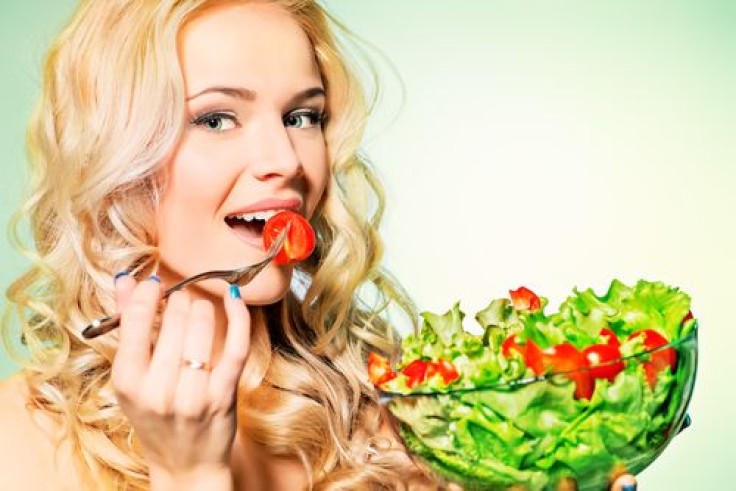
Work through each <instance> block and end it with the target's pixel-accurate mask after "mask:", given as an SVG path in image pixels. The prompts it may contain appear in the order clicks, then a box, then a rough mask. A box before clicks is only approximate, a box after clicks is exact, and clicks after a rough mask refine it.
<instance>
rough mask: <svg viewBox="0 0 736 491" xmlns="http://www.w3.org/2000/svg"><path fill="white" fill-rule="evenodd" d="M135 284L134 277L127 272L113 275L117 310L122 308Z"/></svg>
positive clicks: (119, 310)
mask: <svg viewBox="0 0 736 491" xmlns="http://www.w3.org/2000/svg"><path fill="white" fill-rule="evenodd" d="M137 284H138V282H137V281H135V278H133V277H132V276H130V274H128V273H127V272H122V273H118V274H117V275H115V304H116V305H117V307H118V312H121V311H122V310H123V308H124V307H125V304H126V303H127V302H128V299H130V296H131V295H132V294H133V290H134V289H135V286H136V285H137Z"/></svg>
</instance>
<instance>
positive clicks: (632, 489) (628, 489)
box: [621, 484, 636, 491]
mask: <svg viewBox="0 0 736 491" xmlns="http://www.w3.org/2000/svg"><path fill="white" fill-rule="evenodd" d="M621 491H636V484H627V485H625V486H621Z"/></svg>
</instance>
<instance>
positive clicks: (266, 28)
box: [179, 3, 320, 94]
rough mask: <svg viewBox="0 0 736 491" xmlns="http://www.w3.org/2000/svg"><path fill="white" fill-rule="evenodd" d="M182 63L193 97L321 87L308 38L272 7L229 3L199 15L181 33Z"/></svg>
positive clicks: (292, 19) (292, 22)
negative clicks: (209, 91) (221, 90)
mask: <svg viewBox="0 0 736 491" xmlns="http://www.w3.org/2000/svg"><path fill="white" fill-rule="evenodd" d="M179 59H180V63H181V67H182V72H183V74H184V80H185V83H186V86H187V93H189V94H192V93H196V92H199V91H201V90H204V89H206V88H208V87H210V86H213V85H232V86H245V87H247V88H249V89H253V90H255V91H259V89H269V88H270V89H273V90H278V89H284V90H290V88H293V87H295V86H297V87H298V88H299V89H301V88H303V85H304V84H310V83H311V84H312V85H315V84H316V85H320V75H319V70H318V67H317V64H316V61H315V57H314V49H313V48H312V44H311V42H310V41H309V38H308V37H307V35H306V33H305V32H304V30H303V29H302V28H301V26H300V25H299V24H298V23H297V21H296V20H295V19H294V18H293V17H292V16H291V15H290V14H289V13H288V12H286V11H284V10H283V9H282V8H280V7H278V6H275V5H271V4H265V3H247V4H226V5H222V6H217V7H213V8H209V9H206V10H204V11H202V12H200V13H198V14H196V16H195V17H193V18H192V19H190V20H189V21H188V22H187V23H186V24H185V25H184V27H183V28H182V30H181V33H180V36H179Z"/></svg>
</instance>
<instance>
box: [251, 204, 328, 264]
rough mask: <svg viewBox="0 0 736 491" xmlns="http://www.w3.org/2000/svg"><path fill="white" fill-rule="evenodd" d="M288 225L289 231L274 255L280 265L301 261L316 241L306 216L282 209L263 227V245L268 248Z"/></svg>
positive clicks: (309, 252)
mask: <svg viewBox="0 0 736 491" xmlns="http://www.w3.org/2000/svg"><path fill="white" fill-rule="evenodd" d="M287 224H288V225H289V232H288V233H287V234H286V240H285V241H284V245H283V247H282V248H281V250H280V251H279V252H278V254H276V256H275V257H274V259H273V260H274V262H275V263H276V264H280V265H282V266H283V265H286V264H292V263H295V262H299V261H303V260H305V259H306V258H308V257H309V255H310V254H312V251H314V245H315V242H316V239H315V235H314V229H312V226H311V225H310V224H309V222H308V221H307V219H306V218H304V217H303V216H301V215H300V214H298V213H296V212H293V211H282V212H280V213H277V214H276V215H274V216H273V217H271V218H270V219H269V220H268V221H267V222H266V225H265V226H264V227H263V245H264V247H265V248H266V249H268V248H269V247H270V246H271V244H272V243H273V241H274V240H276V237H278V236H279V233H281V231H282V230H284V229H285V228H286V226H287Z"/></svg>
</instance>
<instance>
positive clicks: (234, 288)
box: [230, 284, 241, 298]
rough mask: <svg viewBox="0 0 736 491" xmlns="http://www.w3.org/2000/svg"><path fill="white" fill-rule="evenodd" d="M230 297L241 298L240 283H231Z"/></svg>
mask: <svg viewBox="0 0 736 491" xmlns="http://www.w3.org/2000/svg"><path fill="white" fill-rule="evenodd" d="M230 297H232V298H241V297H240V287H239V286H238V285H235V284H233V285H230Z"/></svg>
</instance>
